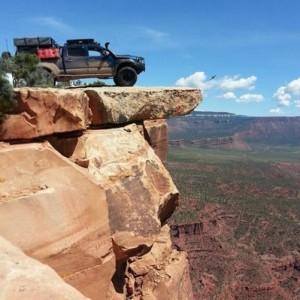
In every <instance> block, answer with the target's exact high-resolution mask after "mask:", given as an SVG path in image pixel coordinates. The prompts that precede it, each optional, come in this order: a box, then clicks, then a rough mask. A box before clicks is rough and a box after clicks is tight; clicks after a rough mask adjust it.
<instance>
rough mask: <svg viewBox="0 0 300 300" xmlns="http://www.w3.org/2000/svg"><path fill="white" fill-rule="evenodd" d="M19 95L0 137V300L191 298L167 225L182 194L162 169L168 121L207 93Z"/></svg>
mask: <svg viewBox="0 0 300 300" xmlns="http://www.w3.org/2000/svg"><path fill="white" fill-rule="evenodd" d="M16 93H17V97H18V105H17V107H16V108H15V110H14V111H13V112H12V113H10V114H7V115H4V116H3V118H2V123H1V127H0V141H1V142H0V165H1V169H0V220H1V222H0V236H2V237H1V239H0V261H3V260H4V261H5V264H4V266H5V268H4V269H3V270H2V269H1V277H2V278H3V280H2V281H1V283H0V287H1V288H0V290H1V292H0V294H1V293H2V294H1V296H2V299H20V298H22V299H25V298H26V299H36V297H38V298H39V299H53V297H55V299H86V298H89V299H172V300H173V299H175V300H176V299H189V300H190V299H193V293H192V287H191V281H190V276H189V267H188V261H187V257H186V253H185V252H182V251H177V250H175V249H172V244H171V240H170V232H169V227H168V225H166V220H167V219H168V218H169V217H170V215H171V214H172V213H173V211H174V210H175V209H176V207H177V206H178V198H179V193H178V190H177V188H176V186H175V185H174V183H173V180H172V178H171V176H170V174H169V173H168V171H167V170H166V168H165V166H164V163H165V162H166V156H167V145H168V126H167V123H166V119H167V118H168V117H175V116H181V115H186V114H189V113H190V112H191V111H192V110H193V109H194V108H195V107H196V106H197V105H198V104H199V103H200V102H201V101H202V98H201V93H200V91H199V90H196V89H185V88H136V87H130V88H120V87H101V88H77V89H66V90H62V89H39V88H21V89H16ZM32 270H34V273H32ZM11 274H17V275H15V276H11ZM56 287H57V288H56ZM58 287H59V288H58ZM54 293H56V294H54ZM37 295H38V296H37ZM41 295H42V296H41ZM53 295H55V296H53ZM30 297H31V298H30Z"/></svg>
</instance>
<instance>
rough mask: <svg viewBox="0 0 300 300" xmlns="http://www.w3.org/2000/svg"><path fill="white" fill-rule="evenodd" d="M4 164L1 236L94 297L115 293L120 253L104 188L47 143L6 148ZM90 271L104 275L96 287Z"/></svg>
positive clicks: (1, 162) (0, 173) (0, 162)
mask: <svg viewBox="0 0 300 300" xmlns="http://www.w3.org/2000/svg"><path fill="white" fill-rule="evenodd" d="M0 165H1V170H0V178H1V190H0V200H1V201H0V217H1V223H0V233H1V235H2V236H4V237H5V238H6V239H8V240H9V241H11V242H12V243H13V244H15V245H16V246H18V247H20V248H21V249H22V250H23V251H24V252H25V253H26V254H27V255H29V256H31V257H33V258H36V259H38V260H40V261H41V262H43V263H46V264H48V265H49V266H51V267H52V268H53V269H54V270H55V271H56V272H57V273H58V274H59V275H60V276H61V277H63V278H64V279H65V280H66V282H69V283H70V284H71V285H73V286H74V287H77V288H78V289H79V290H81V291H82V292H83V293H85V294H86V295H88V296H89V297H92V296H93V295H95V296H96V295H99V294H100V293H102V294H103V292H102V291H103V290H105V291H107V292H108V294H110V293H111V290H112V289H111V277H112V276H113V273H114V266H115V257H114V253H113V251H112V242H111V237H110V229H109V220H108V210H107V203H106V199H105V193H104V190H103V189H101V188H100V187H99V186H97V185H96V184H95V183H93V182H92V181H91V180H90V179H89V178H88V177H87V176H86V174H84V172H82V170H80V169H79V168H76V165H75V166H73V165H72V163H71V162H69V161H68V160H67V159H65V158H64V157H62V156H61V155H60V154H59V153H57V152H56V151H55V150H53V149H51V148H50V147H47V146H45V145H40V144H24V145H14V146H10V147H6V148H3V149H1V154H0ZM78 262H80V263H78ZM90 276H92V277H94V278H95V277H98V278H102V280H101V284H100V283H99V282H98V283H97V285H98V288H97V289H96V288H95V285H96V283H94V282H92V281H90V280H89V278H90ZM103 299H107V297H104V298H103Z"/></svg>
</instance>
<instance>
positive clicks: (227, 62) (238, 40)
mask: <svg viewBox="0 0 300 300" xmlns="http://www.w3.org/2000/svg"><path fill="white" fill-rule="evenodd" d="M299 14H300V1H299V0H286V1H282V0H214V1H200V0H185V1H182V0H152V1H142V0H127V1H124V0H114V1H107V0H106V1H102V0H95V1H90V0H85V1H76V0H72V1H71V0H60V1H58V0H52V1H36V0H31V1H30V0H29V1H20V0H18V1H16V0H9V1H8V0H3V1H2V8H1V12H0V52H1V53H2V51H7V50H9V51H10V52H11V53H14V52H15V48H14V45H13V38H16V37H34V36H51V37H52V38H54V39H55V40H56V41H57V42H58V43H59V44H61V45H63V44H64V42H65V41H66V40H67V39H72V38H94V39H95V40H97V41H98V42H100V43H101V44H103V45H104V43H105V42H107V41H109V42H110V49H111V50H112V51H113V52H115V53H117V54H133V55H139V56H143V57H144V58H145V60H146V71H145V72H143V73H141V74H140V75H139V78H138V82H137V84H136V85H137V86H142V87H143V86H146V87H148V86H167V87H175V86H182V87H192V88H197V89H200V90H201V92H202V95H203V102H202V103H201V104H200V105H199V106H198V107H197V108H196V110H199V111H218V112H230V113H235V114H239V115H248V116H300V68H299V67H300V21H299ZM106 83H107V84H111V82H110V81H109V80H108V81H106Z"/></svg>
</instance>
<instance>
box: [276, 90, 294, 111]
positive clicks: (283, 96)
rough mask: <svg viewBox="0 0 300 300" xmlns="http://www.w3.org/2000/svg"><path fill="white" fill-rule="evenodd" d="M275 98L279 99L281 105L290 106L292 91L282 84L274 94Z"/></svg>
mask: <svg viewBox="0 0 300 300" xmlns="http://www.w3.org/2000/svg"><path fill="white" fill-rule="evenodd" d="M273 97H274V98H276V99H277V101H278V103H279V105H281V106H286V107H287V106H290V104H291V99H292V96H291V94H290V93H288V92H287V89H286V87H285V86H281V87H280V88H278V89H277V91H276V92H275V93H274V95H273Z"/></svg>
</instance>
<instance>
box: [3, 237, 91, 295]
mask: <svg viewBox="0 0 300 300" xmlns="http://www.w3.org/2000/svg"><path fill="white" fill-rule="evenodd" d="M0 265H1V268H0V278H1V281H0V299H26V300H36V299H40V300H51V299H57V300H88V298H86V297H84V296H83V295H82V294H80V293H79V292H78V291H77V290H76V289H74V288H73V287H71V286H69V285H68V284H66V283H65V282H64V281H63V280H62V279H61V278H60V277H59V276H58V275H57V274H56V273H55V272H54V271H53V270H52V269H51V268H50V267H48V266H46V265H44V264H41V263H40V262H38V261H37V260H35V259H32V258H29V257H28V256H26V255H25V254H24V253H23V252H22V251H21V250H20V249H19V248H17V247H15V246H13V245H12V244H11V243H9V242H8V241H7V240H5V239H4V238H3V237H1V236H0Z"/></svg>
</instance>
